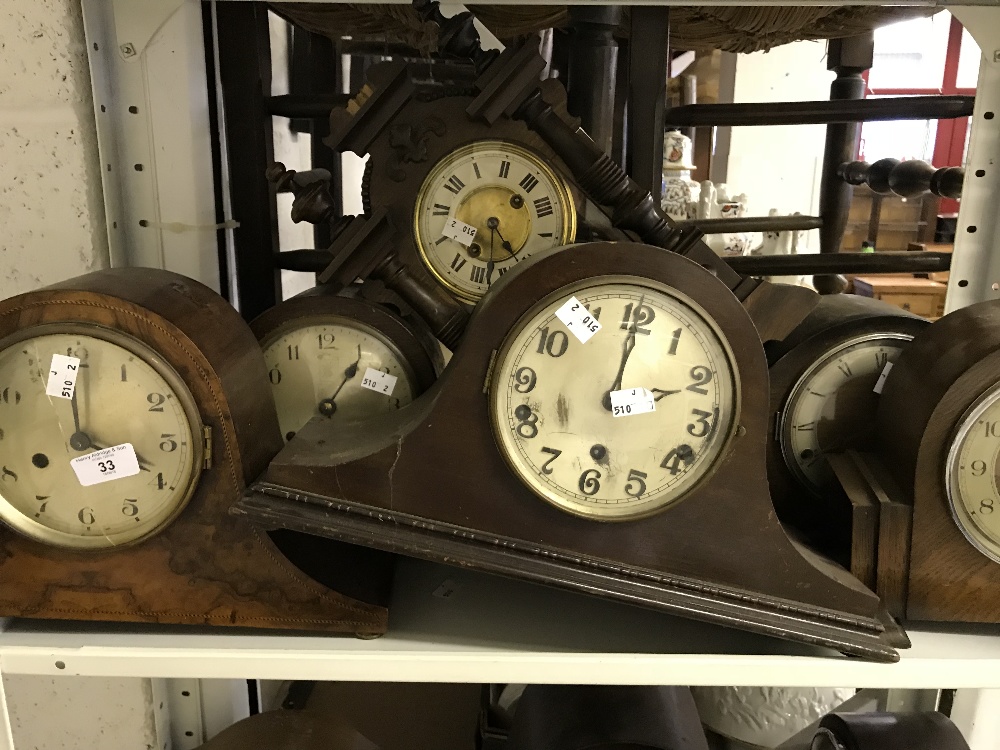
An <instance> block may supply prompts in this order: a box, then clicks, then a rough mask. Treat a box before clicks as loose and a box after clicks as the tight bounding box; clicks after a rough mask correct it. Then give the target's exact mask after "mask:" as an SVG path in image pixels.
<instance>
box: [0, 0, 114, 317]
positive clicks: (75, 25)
mask: <svg viewBox="0 0 1000 750" xmlns="http://www.w3.org/2000/svg"><path fill="white" fill-rule="evenodd" d="M90 91H91V89H90V72H89V68H88V64H87V55H86V49H85V42H84V37H83V22H82V18H81V14H80V1H79V0H4V2H3V3H2V4H0V298H6V297H9V296H11V295H13V294H17V293H20V292H25V291H28V290H31V289H35V288H37V287H40V286H45V285H47V284H52V283H55V282H57V281H62V280H63V279H67V278H71V277H73V276H78V275H80V274H82V273H86V272H88V271H92V270H95V269H97V268H102V267H105V266H106V265H107V264H108V252H107V237H106V234H105V228H104V226H105V224H104V207H103V199H102V197H101V182H100V165H99V163H98V156H97V135H96V131H95V127H94V113H93V104H92V98H91V93H90Z"/></svg>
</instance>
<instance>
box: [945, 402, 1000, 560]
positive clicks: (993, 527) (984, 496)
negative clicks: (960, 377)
mask: <svg viewBox="0 0 1000 750" xmlns="http://www.w3.org/2000/svg"><path fill="white" fill-rule="evenodd" d="M998 476H1000V385H998V386H994V387H993V388H992V389H991V390H989V391H987V392H986V393H985V394H983V395H982V396H981V397H980V398H979V400H978V401H977V402H976V403H975V404H973V406H972V408H971V409H970V410H969V411H968V412H967V413H966V414H965V415H964V416H963V417H962V419H961V420H960V421H959V424H958V429H957V430H956V433H955V437H954V439H953V440H952V443H951V449H950V450H949V452H948V460H947V464H946V477H945V486H946V488H947V492H948V500H949V502H950V503H951V513H952V517H953V518H954V519H955V522H956V523H957V524H958V527H959V529H960V530H961V531H962V533H963V534H964V535H965V537H966V538H967V539H968V540H969V541H970V542H971V543H972V544H973V546H975V547H976V548H977V549H978V550H979V551H980V552H982V553H983V554H984V555H986V556H987V557H989V558H991V559H992V560H994V561H995V562H1000V489H998Z"/></svg>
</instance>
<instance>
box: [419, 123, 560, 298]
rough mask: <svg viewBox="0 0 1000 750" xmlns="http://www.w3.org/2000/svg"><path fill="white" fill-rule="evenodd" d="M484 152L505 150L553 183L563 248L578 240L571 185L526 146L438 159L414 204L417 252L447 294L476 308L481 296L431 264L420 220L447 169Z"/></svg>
mask: <svg viewBox="0 0 1000 750" xmlns="http://www.w3.org/2000/svg"><path fill="white" fill-rule="evenodd" d="M482 149H502V150H506V151H509V152H511V153H513V154H515V155H517V156H519V157H521V158H522V159H525V160H527V161H529V162H531V163H533V164H534V165H535V166H536V167H537V168H538V171H539V172H541V173H542V174H544V175H545V176H546V177H547V178H548V179H549V180H550V181H551V182H552V185H553V186H554V188H555V190H556V192H557V193H558V199H559V202H560V205H562V206H563V213H562V220H563V221H562V236H563V240H564V241H563V243H562V244H564V245H568V244H571V243H572V242H573V241H574V240H575V239H576V224H577V217H576V203H575V202H574V201H573V195H572V193H571V192H570V190H569V184H568V183H567V181H566V180H565V179H564V178H563V177H561V176H560V175H559V174H558V173H557V172H556V171H555V170H554V169H552V168H551V167H550V166H549V165H548V164H546V163H545V161H544V160H543V158H542V157H541V156H540V155H538V154H537V153H535V152H534V151H532V150H530V149H528V148H525V147H524V146H520V145H518V144H515V143H511V142H510V141H501V140H480V141H473V142H472V143H468V144H466V145H464V146H462V147H461V148H458V149H456V150H454V151H452V152H451V153H450V154H448V155H447V156H445V157H443V158H441V159H439V160H438V162H437V164H435V165H434V166H433V167H432V168H431V170H430V171H429V172H428V173H427V177H425V178H424V181H423V183H422V184H421V185H420V190H419V191H417V199H416V201H415V202H414V204H413V240H414V242H415V243H416V246H417V251H418V252H419V253H420V259H421V260H422V261H423V263H424V266H425V267H426V268H427V270H428V271H429V272H430V273H431V274H432V275H433V276H434V278H435V279H437V280H438V281H439V282H440V283H441V284H443V285H444V286H445V287H446V288H447V289H448V291H450V292H451V293H452V294H454V295H455V296H456V297H458V298H459V299H460V300H462V301H464V302H469V303H472V304H475V303H476V302H478V301H479V300H480V299H482V295H481V294H476V293H473V292H470V291H469V290H467V289H463V288H462V287H460V286H459V285H457V284H455V283H454V282H453V281H452V280H451V279H449V278H447V276H446V275H444V274H442V273H440V272H439V271H438V270H437V269H436V268H435V267H434V263H433V261H432V260H431V253H430V252H429V251H428V249H427V247H426V245H425V244H424V241H423V239H422V238H421V236H420V235H421V233H420V216H421V207H422V205H423V204H424V202H425V201H426V199H427V195H428V193H429V192H430V189H431V185H432V183H433V182H435V181H436V179H437V178H438V176H439V175H440V173H441V172H444V171H445V168H446V167H447V166H448V165H450V164H451V163H453V162H454V161H456V160H459V159H462V158H464V157H466V156H468V155H470V154H474V153H476V152H477V151H479V150H482Z"/></svg>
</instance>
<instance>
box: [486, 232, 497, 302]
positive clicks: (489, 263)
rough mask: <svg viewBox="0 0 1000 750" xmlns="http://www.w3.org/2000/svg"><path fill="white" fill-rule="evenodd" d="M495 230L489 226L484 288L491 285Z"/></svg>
mask: <svg viewBox="0 0 1000 750" xmlns="http://www.w3.org/2000/svg"><path fill="white" fill-rule="evenodd" d="M496 231H497V230H496V229H494V228H493V227H490V259H489V260H488V261H486V288H487V289H489V288H490V287H491V286H493V268H494V263H493V233H494V232H496Z"/></svg>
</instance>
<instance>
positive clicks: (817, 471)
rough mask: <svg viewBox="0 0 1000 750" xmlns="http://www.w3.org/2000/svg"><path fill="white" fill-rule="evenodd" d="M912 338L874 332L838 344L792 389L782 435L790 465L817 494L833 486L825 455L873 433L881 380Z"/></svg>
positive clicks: (840, 449)
mask: <svg viewBox="0 0 1000 750" xmlns="http://www.w3.org/2000/svg"><path fill="white" fill-rule="evenodd" d="M912 338H913V337H912V336H910V335H909V334H904V333H875V334H869V335H864V336H858V337H856V338H852V339H849V340H847V341H842V342H840V343H838V344H837V345H836V346H835V347H833V349H831V350H830V351H829V352H827V353H826V354H825V355H824V356H823V357H821V358H820V359H819V360H817V362H816V363H815V364H814V365H812V366H811V367H810V368H809V369H807V370H806V371H805V372H804V373H803V374H802V376H801V377H800V378H799V380H798V382H797V383H796V384H795V385H794V386H793V387H792V390H791V392H790V394H789V396H788V400H787V401H786V402H785V408H784V410H783V411H782V414H781V423H780V424H779V426H778V435H779V440H780V442H781V451H782V454H783V456H784V458H785V463H786V464H787V465H788V467H789V469H791V471H792V473H794V474H795V475H796V476H797V477H798V478H799V480H800V481H802V482H803V483H804V484H805V485H806V486H807V487H809V488H810V489H812V490H814V491H817V492H818V491H821V490H823V489H824V488H826V487H828V486H829V485H830V484H831V483H833V482H834V481H835V480H834V475H833V470H832V469H831V468H830V465H829V463H828V462H827V460H826V458H825V455H826V454H827V453H835V452H838V451H842V450H845V449H846V448H852V447H858V446H861V445H863V444H864V443H865V440H866V438H867V436H868V435H870V434H871V433H872V431H873V429H874V427H873V420H874V416H875V410H876V408H877V406H878V393H877V392H876V388H877V386H878V383H879V378H880V376H881V375H882V373H883V372H884V371H885V369H886V365H887V364H892V363H894V362H895V361H896V359H897V358H898V357H899V355H900V354H901V353H902V351H903V349H904V347H905V346H906V344H907V343H908V342H909V341H910V340H912Z"/></svg>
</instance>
